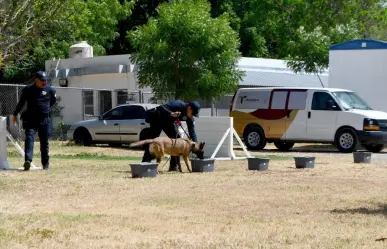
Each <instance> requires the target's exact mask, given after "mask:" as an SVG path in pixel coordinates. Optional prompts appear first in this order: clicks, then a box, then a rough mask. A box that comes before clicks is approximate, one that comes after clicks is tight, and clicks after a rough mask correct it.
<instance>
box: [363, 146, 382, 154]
mask: <svg viewBox="0 0 387 249" xmlns="http://www.w3.org/2000/svg"><path fill="white" fill-rule="evenodd" d="M363 146H364V148H365V149H366V150H368V151H370V152H373V153H379V152H381V151H382V150H383V149H384V147H385V146H384V144H365V145H363Z"/></svg>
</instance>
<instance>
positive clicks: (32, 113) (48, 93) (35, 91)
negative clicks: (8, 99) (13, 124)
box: [13, 83, 56, 121]
mask: <svg viewBox="0 0 387 249" xmlns="http://www.w3.org/2000/svg"><path fill="white" fill-rule="evenodd" d="M26 102H27V109H26V112H25V114H22V119H23V120H31V121H38V120H40V119H42V118H46V117H48V116H49V113H50V111H51V108H52V106H53V105H54V104H55V103H56V90H55V89H54V88H52V87H51V86H49V85H46V86H45V87H44V88H39V87H37V86H36V84H35V83H32V84H29V85H27V86H25V87H24V88H23V90H22V93H21V96H20V100H19V103H18V104H17V106H16V109H15V111H14V113H13V115H14V116H17V115H18V114H19V112H20V111H21V109H22V108H23V106H24V104H25V103H26ZM23 116H24V117H23Z"/></svg>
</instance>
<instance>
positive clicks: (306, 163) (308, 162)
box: [294, 156, 316, 169]
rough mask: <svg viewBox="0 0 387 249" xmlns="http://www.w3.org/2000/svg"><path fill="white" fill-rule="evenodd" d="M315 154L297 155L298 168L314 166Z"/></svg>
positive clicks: (295, 158)
mask: <svg viewBox="0 0 387 249" xmlns="http://www.w3.org/2000/svg"><path fill="white" fill-rule="evenodd" d="M315 159H316V158H315V157H314V156H295V157H294V160H295V163H296V168H297V169H304V168H310V169H312V168H314V161H315Z"/></svg>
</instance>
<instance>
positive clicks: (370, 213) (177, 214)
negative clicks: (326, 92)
mask: <svg viewBox="0 0 387 249" xmlns="http://www.w3.org/2000/svg"><path fill="white" fill-rule="evenodd" d="M37 146H38V145H37ZM36 148H38V147H36ZM236 152H237V154H240V155H241V154H242V153H243V152H242V151H241V150H240V149H238V148H236ZM51 153H52V155H55V154H57V155H58V154H60V155H64V154H73V155H74V154H82V153H89V154H96V155H101V154H103V155H119V156H128V155H136V156H141V155H142V152H141V151H131V150H128V149H125V148H123V149H112V148H109V147H90V148H81V147H75V146H65V144H61V143H55V144H53V145H52V149H51ZM252 154H253V155H255V156H262V157H267V156H269V157H270V158H272V160H270V163H269V170H268V171H249V170H247V161H246V160H235V161H217V162H216V163H215V171H214V172H210V173H191V174H190V173H188V172H186V168H185V167H183V170H184V171H185V172H184V173H168V172H165V170H166V169H167V166H165V167H164V168H163V169H162V172H160V174H159V175H157V177H155V178H143V179H133V178H131V172H130V166H129V163H130V161H122V160H98V159H90V158H88V159H71V160H69V159H55V158H54V157H53V159H52V161H51V170H50V171H31V172H17V171H0V196H1V201H0V248H387V226H386V224H387V223H386V222H387V189H386V184H387V161H384V160H375V161H372V163H371V164H354V163H353V158H352V155H351V154H339V153H337V152H336V150H335V149H332V148H331V147H329V146H317V147H316V146H310V145H303V146H302V147H301V146H298V147H297V148H295V149H294V150H293V151H291V152H287V153H280V152H278V151H276V150H273V148H272V147H270V146H269V147H268V148H267V150H265V151H263V152H253V153H252ZM294 155H313V156H316V162H315V168H313V169H296V168H295V164H294V160H293V158H292V156H294ZM373 156H376V155H373ZM378 156H382V157H383V156H384V153H381V154H380V155H378ZM9 162H10V164H11V165H15V166H17V167H18V166H20V165H21V164H22V158H18V157H10V158H9Z"/></svg>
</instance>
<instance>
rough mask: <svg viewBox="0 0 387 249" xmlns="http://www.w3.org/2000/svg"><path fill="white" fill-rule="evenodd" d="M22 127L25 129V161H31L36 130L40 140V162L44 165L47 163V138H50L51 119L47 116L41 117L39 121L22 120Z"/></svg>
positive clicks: (48, 158)
mask: <svg viewBox="0 0 387 249" xmlns="http://www.w3.org/2000/svg"><path fill="white" fill-rule="evenodd" d="M23 128H24V130H25V134H26V139H25V143H24V151H25V156H24V160H25V161H30V162H32V157H33V154H34V141H35V134H36V132H38V136H39V140H40V153H41V162H42V165H43V166H45V165H47V164H48V163H49V160H50V157H49V154H48V153H49V144H48V139H49V138H50V133H51V132H50V131H51V121H50V119H49V118H45V119H42V120H40V121H24V122H23Z"/></svg>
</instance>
